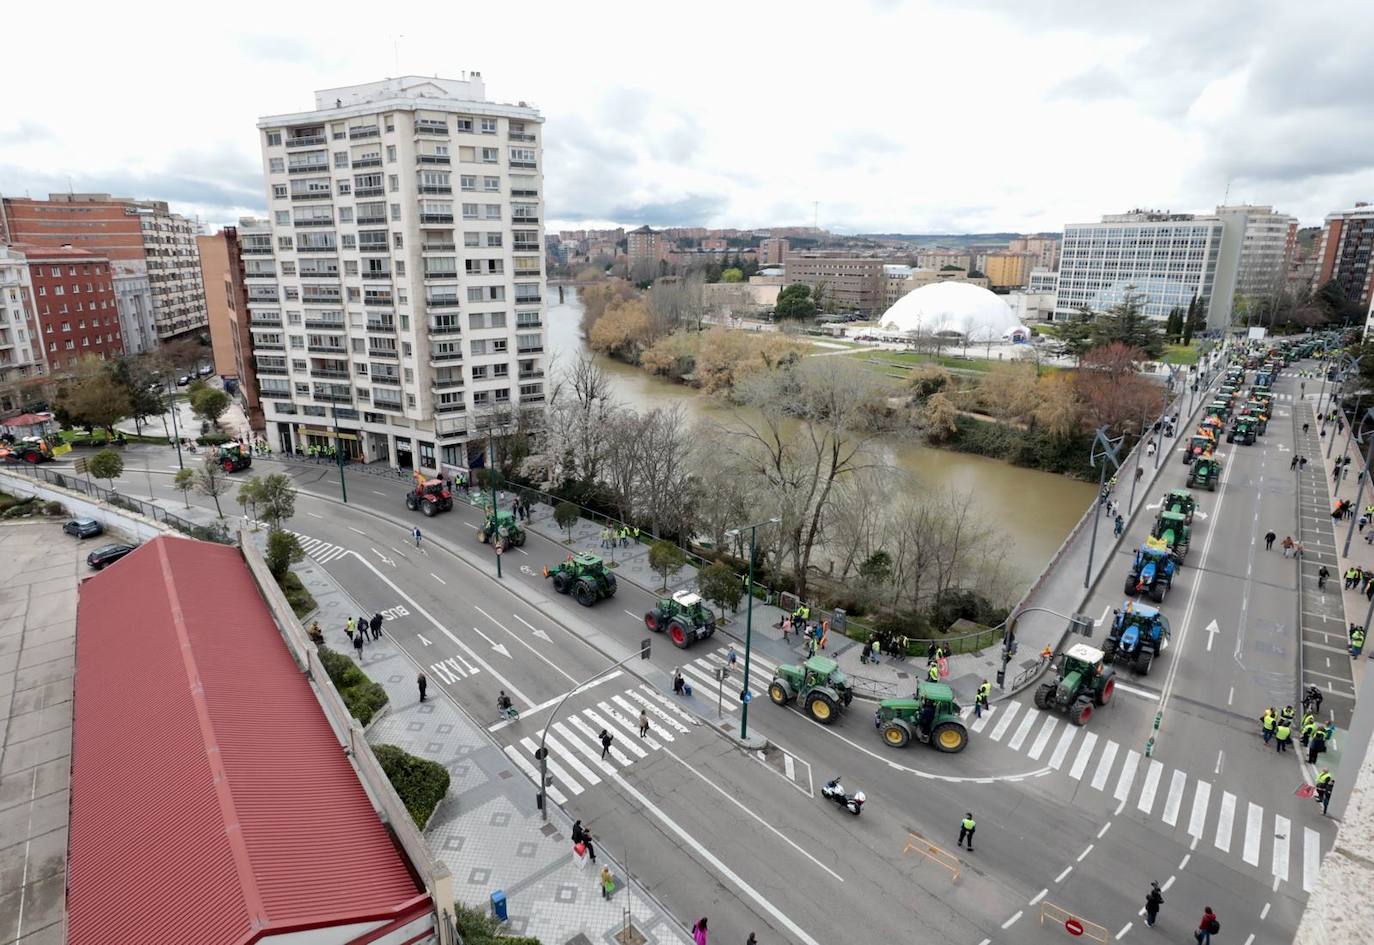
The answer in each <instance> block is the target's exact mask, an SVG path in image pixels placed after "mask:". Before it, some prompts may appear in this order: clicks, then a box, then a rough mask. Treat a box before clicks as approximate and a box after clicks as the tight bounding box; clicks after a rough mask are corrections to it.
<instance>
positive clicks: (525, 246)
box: [512, 240, 540, 253]
mask: <svg viewBox="0 0 1374 945" xmlns="http://www.w3.org/2000/svg"><path fill="white" fill-rule="evenodd" d="M512 248H513V249H514V250H515V251H516V252H517V253H537V252H539V251H540V249H539V244H538V243H522V242H520V241H519V240H516V241H515V245H514V246H513V247H512Z"/></svg>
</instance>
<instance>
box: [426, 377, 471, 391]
mask: <svg viewBox="0 0 1374 945" xmlns="http://www.w3.org/2000/svg"><path fill="white" fill-rule="evenodd" d="M462 386H463V379H462V378H461V377H436V378H435V379H434V380H432V381H430V383H429V388H430V390H434V391H441V390H453V389H454V388H457V387H462Z"/></svg>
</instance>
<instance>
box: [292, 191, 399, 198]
mask: <svg viewBox="0 0 1374 945" xmlns="http://www.w3.org/2000/svg"><path fill="white" fill-rule="evenodd" d="M379 193H380V191H379ZM333 196H334V195H333V193H331V192H330V191H328V190H312V191H309V192H306V193H293V194H292V195H291V199H292V200H329V199H330V198H331V197H333Z"/></svg>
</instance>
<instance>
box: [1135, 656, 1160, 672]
mask: <svg viewBox="0 0 1374 945" xmlns="http://www.w3.org/2000/svg"><path fill="white" fill-rule="evenodd" d="M1154 661H1155V657H1154V654H1153V653H1149V652H1146V651H1145V650H1141V651H1140V652H1139V653H1138V654H1136V658H1135V671H1136V672H1137V673H1139V674H1140V675H1142V676H1148V675H1150V664H1151V663H1153V662H1154Z"/></svg>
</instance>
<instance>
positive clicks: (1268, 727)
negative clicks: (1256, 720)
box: [1260, 712, 1274, 732]
mask: <svg viewBox="0 0 1374 945" xmlns="http://www.w3.org/2000/svg"><path fill="white" fill-rule="evenodd" d="M1260 722H1261V724H1263V725H1264V730H1265V731H1266V732H1272V731H1273V730H1274V717H1273V716H1272V715H1270V714H1269V713H1268V712H1266V713H1264V718H1263V719H1261V720H1260Z"/></svg>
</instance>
